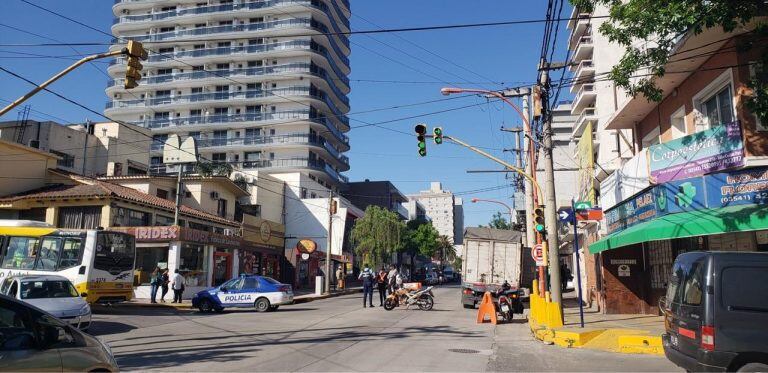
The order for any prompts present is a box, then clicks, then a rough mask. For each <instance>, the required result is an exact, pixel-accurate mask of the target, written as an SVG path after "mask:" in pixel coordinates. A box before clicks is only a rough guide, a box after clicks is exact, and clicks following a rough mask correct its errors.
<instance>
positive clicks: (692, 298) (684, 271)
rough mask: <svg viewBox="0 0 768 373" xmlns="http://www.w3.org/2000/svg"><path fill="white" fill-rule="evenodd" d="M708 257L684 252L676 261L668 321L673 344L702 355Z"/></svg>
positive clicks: (668, 308)
mask: <svg viewBox="0 0 768 373" xmlns="http://www.w3.org/2000/svg"><path fill="white" fill-rule="evenodd" d="M707 258H708V257H707V256H706V255H705V254H703V253H689V254H683V255H680V256H679V257H678V258H677V260H676V261H675V265H674V267H673V269H672V277H671V278H670V284H669V288H668V289H667V312H666V322H665V325H666V329H667V332H668V333H669V334H670V344H671V345H672V347H673V348H675V349H676V350H678V351H680V352H682V353H683V354H685V355H688V356H690V357H695V356H697V355H698V350H699V346H700V345H701V326H702V322H703V321H704V317H705V302H704V295H705V294H704V292H705V290H706V285H705V279H706V276H705V274H706V271H707V267H708V266H707V262H708V260H707Z"/></svg>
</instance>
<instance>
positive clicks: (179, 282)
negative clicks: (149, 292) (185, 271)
mask: <svg viewBox="0 0 768 373" xmlns="http://www.w3.org/2000/svg"><path fill="white" fill-rule="evenodd" d="M175 272H176V273H174V274H173V281H172V282H171V287H172V288H173V302H171V303H181V295H182V294H184V276H182V275H181V273H179V269H178V268H176V271H175Z"/></svg>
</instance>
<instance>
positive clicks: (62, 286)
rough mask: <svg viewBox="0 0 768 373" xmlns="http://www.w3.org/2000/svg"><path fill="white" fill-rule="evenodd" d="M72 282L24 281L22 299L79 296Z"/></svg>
mask: <svg viewBox="0 0 768 373" xmlns="http://www.w3.org/2000/svg"><path fill="white" fill-rule="evenodd" d="M79 296H80V295H79V294H77V290H75V287H74V286H72V283H71V282H69V281H66V280H49V281H22V283H21V299H41V298H74V297H79Z"/></svg>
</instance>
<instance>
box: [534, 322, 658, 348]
mask: <svg viewBox="0 0 768 373" xmlns="http://www.w3.org/2000/svg"><path fill="white" fill-rule="evenodd" d="M528 324H529V326H530V329H531V333H532V334H533V336H534V338H536V339H537V340H539V341H542V342H544V343H547V344H554V345H557V346H560V347H564V348H583V349H589V350H599V351H606V352H613V353H622V354H648V355H661V356H663V355H664V348H663V347H662V343H661V336H658V335H649V334H648V332H647V331H645V330H639V329H619V328H611V329H568V328H555V329H550V328H548V327H546V326H545V325H538V324H536V323H535V322H533V321H532V320H530V319H529V323H528Z"/></svg>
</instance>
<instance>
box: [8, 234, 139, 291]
mask: <svg viewBox="0 0 768 373" xmlns="http://www.w3.org/2000/svg"><path fill="white" fill-rule="evenodd" d="M135 258H136V244H135V239H134V237H133V236H131V235H129V234H125V233H118V232H110V231H105V230H99V229H89V230H75V229H60V228H56V227H53V226H51V225H49V224H46V223H41V222H35V221H28V220H0V259H1V260H2V261H1V262H0V281H2V280H3V279H5V278H7V277H9V276H13V275H26V274H58V275H61V276H64V277H66V278H68V279H69V280H70V281H72V283H73V284H74V285H75V288H76V289H77V291H78V292H79V293H80V294H81V295H82V296H83V297H84V298H85V299H86V301H87V302H88V303H116V302H124V301H128V300H130V299H131V297H132V296H133V271H134V262H135Z"/></svg>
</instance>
